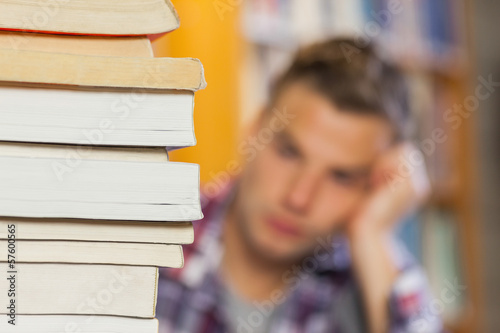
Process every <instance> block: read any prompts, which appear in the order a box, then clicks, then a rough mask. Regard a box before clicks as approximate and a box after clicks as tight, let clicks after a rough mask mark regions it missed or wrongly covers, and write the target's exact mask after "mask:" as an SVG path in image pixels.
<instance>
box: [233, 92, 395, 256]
mask: <svg viewBox="0 0 500 333" xmlns="http://www.w3.org/2000/svg"><path fill="white" fill-rule="evenodd" d="M274 108H275V109H276V110H277V111H278V112H283V110H286V112H287V113H288V114H290V115H291V116H292V117H293V119H292V120H290V122H289V124H288V125H287V126H285V128H284V129H282V130H279V131H276V128H279V126H277V122H279V121H280V120H278V119H277V118H276V117H275V115H274V114H273V113H272V112H268V113H267V115H266V116H264V117H263V118H262V120H261V122H260V124H259V127H258V128H257V129H256V133H254V134H255V135H258V134H259V133H263V131H266V132H267V133H269V130H270V129H271V130H272V129H275V131H274V139H273V140H272V141H271V142H270V143H267V144H265V145H264V144H262V145H261V148H262V149H260V150H259V151H258V153H257V155H256V156H255V158H254V159H253V160H252V161H250V162H249V163H248V165H247V166H246V168H245V170H244V172H243V174H242V179H241V184H240V185H241V186H240V188H239V192H238V197H237V204H236V213H237V221H238V225H239V228H240V231H241V232H242V235H243V237H244V239H245V241H246V242H247V243H248V244H249V245H250V246H251V248H252V250H253V251H256V252H257V253H259V254H260V255H263V256H265V257H266V258H267V259H270V260H282V261H293V260H297V259H300V258H301V257H303V256H305V255H307V254H308V253H309V252H310V251H312V250H313V249H314V248H315V247H316V246H317V245H318V241H317V240H318V238H320V237H325V236H327V235H331V234H332V233H335V232H338V231H339V230H340V229H341V228H342V226H343V224H345V223H348V221H349V219H350V218H351V216H352V215H353V214H354V213H355V212H356V209H357V208H358V207H359V206H360V205H361V204H362V203H363V199H364V198H365V196H366V195H367V193H368V192H367V185H368V180H369V174H370V170H371V167H372V166H373V164H374V162H375V160H376V159H377V157H378V156H379V155H380V154H381V153H382V152H383V151H384V150H385V149H387V148H388V147H389V145H390V142H391V137H392V132H391V130H390V127H389V125H388V123H387V122H386V121H384V120H383V119H381V118H379V117H375V116H368V115H361V114H356V113H352V112H346V111H339V110H337V109H336V108H335V106H334V105H332V104H331V103H330V102H329V101H328V100H327V99H326V98H325V97H323V96H321V95H320V94H318V93H316V92H314V91H313V90H311V89H309V88H308V87H307V86H306V85H304V84H301V83H295V84H293V85H290V86H289V87H288V88H286V89H285V90H284V91H283V92H282V94H281V96H280V97H279V98H278V100H277V102H276V105H274Z"/></svg>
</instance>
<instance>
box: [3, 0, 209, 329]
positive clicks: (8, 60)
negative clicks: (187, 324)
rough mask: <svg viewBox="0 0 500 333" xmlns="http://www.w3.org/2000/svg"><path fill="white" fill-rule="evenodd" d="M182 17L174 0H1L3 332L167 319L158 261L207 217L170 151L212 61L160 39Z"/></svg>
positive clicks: (184, 132) (189, 138)
mask: <svg viewBox="0 0 500 333" xmlns="http://www.w3.org/2000/svg"><path fill="white" fill-rule="evenodd" d="M178 26H179V19H178V17H177V14H176V12H175V10H174V8H173V6H172V4H171V3H170V2H169V1H168V0H150V1H143V0H121V1H116V0H98V1H97V0H72V1H39V0H11V1H2V2H0V267H1V270H2V274H1V278H0V291H1V294H0V302H1V303H0V314H3V315H2V317H3V319H2V320H0V332H16V333H28V332H29V333H34V332H37V333H49V332H50V333H63V332H88V333H90V332H94V333H106V332H113V333H137V332H141V333H150V332H151V333H153V332H157V330H158V323H157V321H156V319H155V318H154V317H155V306H156V295H157V282H158V267H181V266H182V265H183V254H182V247H181V245H182V244H189V243H191V242H192V241H193V237H194V233H193V227H192V223H191V221H193V220H198V219H200V218H201V217H202V213H201V207H200V193H199V167H198V165H194V164H187V163H174V162H169V161H168V153H167V152H168V149H175V148H181V147H186V146H192V145H194V144H195V136H194V126H193V108H194V93H195V91H197V90H198V89H202V88H204V87H205V85H206V84H205V80H204V73H203V67H202V65H201V64H200V62H199V61H198V60H196V59H191V58H182V59H172V58H154V57H153V52H152V47H151V43H150V38H152V36H157V35H159V34H163V33H166V32H169V31H172V30H174V29H176V28H177V27H178ZM148 36H149V37H148ZM165 147H166V149H165Z"/></svg>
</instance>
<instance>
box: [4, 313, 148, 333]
mask: <svg viewBox="0 0 500 333" xmlns="http://www.w3.org/2000/svg"><path fill="white" fill-rule="evenodd" d="M9 320H11V319H10V318H8V317H7V318H5V320H1V321H0V332H2V333H70V332H79V333H158V320H157V319H142V318H127V317H113V316H82V315H45V316H43V315H42V316H38V315H17V316H16V317H15V321H14V323H15V325H12V324H10V323H9V322H8V321H9Z"/></svg>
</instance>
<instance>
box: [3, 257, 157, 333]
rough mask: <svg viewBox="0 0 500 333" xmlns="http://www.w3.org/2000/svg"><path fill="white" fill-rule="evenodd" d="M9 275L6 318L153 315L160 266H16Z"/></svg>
mask: <svg viewBox="0 0 500 333" xmlns="http://www.w3.org/2000/svg"><path fill="white" fill-rule="evenodd" d="M12 271H13V272H15V273H12ZM9 272H11V273H8V275H7V277H3V278H2V279H0V290H2V291H5V292H2V293H1V294H0V301H1V304H5V306H2V307H0V313H1V314H4V315H6V314H7V313H11V309H12V308H13V309H14V312H15V313H16V314H17V315H44V314H58V315H66V314H68V315H76V314H78V315H93V316H95V315H114V316H127V317H138V318H153V317H154V316H155V308H156V297H157V291H158V268H156V267H146V266H116V265H78V264H25V263H18V264H16V265H15V269H14V270H9ZM9 290H12V292H13V293H14V294H15V295H13V294H12V292H8V291H9ZM12 304H13V305H12ZM8 306H10V307H11V308H8ZM2 317H4V320H7V316H2ZM2 332H3V331H2Z"/></svg>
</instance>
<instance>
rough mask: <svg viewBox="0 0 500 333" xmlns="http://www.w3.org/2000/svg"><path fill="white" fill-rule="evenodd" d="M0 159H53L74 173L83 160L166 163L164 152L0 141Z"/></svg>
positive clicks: (151, 149) (160, 150)
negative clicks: (9, 157)
mask: <svg viewBox="0 0 500 333" xmlns="http://www.w3.org/2000/svg"><path fill="white" fill-rule="evenodd" d="M0 156H11V157H29V158H56V159H59V160H63V161H64V162H62V163H63V164H62V167H64V166H67V167H68V168H69V169H70V170H71V169H72V168H74V169H76V168H77V167H78V165H79V164H80V162H81V161H83V160H109V161H135V162H168V153H167V151H166V150H165V148H160V147H158V148H142V147H141V148H130V147H106V146H92V145H76V146H74V145H63V144H40V143H39V144H33V143H24V142H2V141H0Z"/></svg>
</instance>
